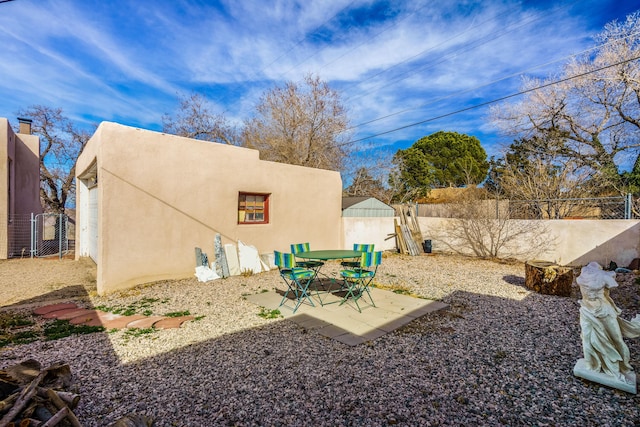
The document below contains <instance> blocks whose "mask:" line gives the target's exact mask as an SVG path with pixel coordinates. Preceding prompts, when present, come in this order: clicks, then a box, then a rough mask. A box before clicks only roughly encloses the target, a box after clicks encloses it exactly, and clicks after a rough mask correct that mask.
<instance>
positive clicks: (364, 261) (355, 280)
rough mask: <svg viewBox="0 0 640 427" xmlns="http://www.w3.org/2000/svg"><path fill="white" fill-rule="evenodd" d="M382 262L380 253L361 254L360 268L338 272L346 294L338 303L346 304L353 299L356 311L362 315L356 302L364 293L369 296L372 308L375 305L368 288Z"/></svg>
mask: <svg viewBox="0 0 640 427" xmlns="http://www.w3.org/2000/svg"><path fill="white" fill-rule="evenodd" d="M381 262H382V252H381V251H380V252H363V253H362V256H361V258H360V266H359V267H356V268H353V269H351V268H350V269H346V270H342V271H340V275H341V276H342V278H343V279H344V284H345V290H346V294H345V295H344V297H343V298H342V301H340V305H342V304H344V303H345V302H347V300H348V299H349V298H352V299H353V302H355V303H356V307H357V308H358V311H359V312H360V313H362V310H361V309H360V305H359V304H358V300H359V299H360V298H362V297H363V296H364V294H365V293H366V294H367V295H369V300H370V301H371V305H373V306H374V307H375V306H376V304H375V303H374V302H373V298H372V297H371V293H370V292H369V286H370V285H371V282H372V281H373V278H374V277H376V272H377V271H378V266H379V265H380V263H381Z"/></svg>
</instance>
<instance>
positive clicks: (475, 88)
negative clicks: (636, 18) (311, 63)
mask: <svg viewBox="0 0 640 427" xmlns="http://www.w3.org/2000/svg"><path fill="white" fill-rule="evenodd" d="M637 35H640V31H638V32H636V33H632V34H629V35H627V36H625V37H624V38H623V39H628V38H630V37H635V36H637ZM620 40H621V39H615V40H611V41H609V42H607V43H604V44H602V45H597V46H593V47H590V48H588V49H585V50H583V51H580V52H577V53H572V54H571V55H567V56H565V57H562V58H559V59H555V60H553V61H549V62H545V63H543V64H538V65H535V66H533V67H529V68H527V69H524V70H520V71H518V72H515V73H512V74H510V75H508V76H505V77H501V78H499V79H497V80H493V81H491V82H489V83H485V84H482V85H479V86H475V87H472V88H470V89H464V90H461V91H458V92H454V93H452V94H449V95H445V96H441V97H440V98H436V99H434V100H433V101H431V102H427V103H426V104H421V105H419V106H417V107H411V108H405V109H404V110H400V111H396V112H394V113H390V114H387V115H385V116H381V117H377V118H375V119H371V120H367V121H366V122H362V123H358V124H357V125H353V126H351V127H349V128H348V129H346V130H347V131H348V130H352V129H356V128H359V127H362V126H365V125H368V124H371V123H375V122H378V121H380V120H384V119H388V118H389V117H393V116H397V115H400V114H404V113H407V112H409V111H415V110H419V109H421V108H424V107H426V106H429V105H433V104H435V103H437V102H440V101H442V100H445V99H448V98H453V97H455V96H458V95H462V94H463V93H467V92H473V91H476V90H478V89H482V88H485V87H488V86H491V85H494V84H496V83H499V82H501V81H504V80H508V79H511V78H513V77H516V76H519V75H522V74H526V73H529V72H531V71H533V70H535V69H538V68H542V67H546V66H548V65H551V64H555V63H556V62H560V61H566V60H568V59H570V58H575V57H577V56H580V55H584V54H585V53H588V52H591V51H593V50H596V49H600V48H602V47H604V46H608V45H610V44H615V43H618V42H619V41H620Z"/></svg>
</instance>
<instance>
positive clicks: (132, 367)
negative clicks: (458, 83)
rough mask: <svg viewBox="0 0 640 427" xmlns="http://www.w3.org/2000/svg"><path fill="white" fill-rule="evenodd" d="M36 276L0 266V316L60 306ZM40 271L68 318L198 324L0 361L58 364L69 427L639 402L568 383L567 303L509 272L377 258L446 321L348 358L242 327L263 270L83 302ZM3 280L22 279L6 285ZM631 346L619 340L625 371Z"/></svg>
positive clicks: (604, 415) (89, 292)
mask: <svg viewBox="0 0 640 427" xmlns="http://www.w3.org/2000/svg"><path fill="white" fill-rule="evenodd" d="M38 262H40V263H42V262H41V261H31V260H16V261H6V262H0V301H2V304H1V305H2V306H5V307H4V309H5V310H6V309H11V310H18V308H16V307H17V306H16V305H15V303H18V302H19V305H23V304H33V303H34V302H37V301H43V300H45V299H58V298H59V297H60V295H64V294H65V288H64V287H58V286H57V285H55V286H54V285H52V283H54V284H55V283H58V284H59V283H60V282H59V281H56V280H52V279H51V278H50V277H48V278H46V279H45V277H46V275H42V272H41V273H40V274H41V278H40V281H41V282H42V283H43V284H44V283H46V285H44V286H41V288H42V289H41V290H40V291H41V292H40V293H38V291H37V290H36V289H37V288H38V283H37V282H36V283H33V282H31V283H27V282H26V278H32V273H30V272H28V270H29V269H31V268H33V265H32V264H31V263H38ZM46 262H49V263H51V262H53V261H46ZM56 262H59V263H62V264H65V265H67V266H69V268H70V269H74V268H75V269H76V272H75V273H73V274H70V275H68V276H66V279H65V280H66V281H67V284H68V289H70V290H72V292H71V291H70V292H69V295H75V297H74V300H75V301H77V302H78V303H79V304H81V305H88V304H92V305H94V306H97V305H107V306H111V307H114V306H129V305H137V306H141V305H145V303H146V305H147V306H148V307H147V308H148V309H151V310H152V311H153V313H154V314H166V313H169V312H174V311H184V310H189V311H190V312H191V314H193V315H196V316H204V317H202V318H201V319H200V320H198V321H192V322H187V323H185V324H184V325H183V326H182V328H180V329H177V330H166V331H158V332H155V333H152V334H148V335H141V336H131V335H127V333H126V332H125V331H119V332H111V333H94V334H90V335H82V336H75V337H68V338H63V339H60V340H57V341H49V342H35V343H31V344H26V345H20V346H15V347H13V348H4V349H0V355H1V362H0V365H2V366H7V365H9V364H13V363H16V362H19V361H21V360H24V359H26V358H35V359H37V360H39V361H40V362H41V363H42V364H44V365H46V364H49V363H51V362H54V361H57V360H64V361H66V362H67V363H69V364H70V365H71V369H72V372H73V374H74V384H75V386H76V387H77V388H78V391H79V393H80V394H81V395H82V399H81V401H80V405H79V406H78V408H77V410H76V411H75V412H76V414H77V415H78V417H79V418H80V420H81V422H82V423H83V425H85V426H106V425H110V424H111V423H113V422H114V421H115V420H117V419H118V418H120V417H122V416H123V415H125V414H127V413H137V414H146V415H148V416H151V417H153V418H154V419H155V420H156V424H155V425H156V426H217V425H225V426H235V425H237V426H387V425H399V426H422V425H424V426H432V425H433V426H435V425H447V426H449V425H456V426H459V425H465V426H467V425H489V426H494V425H509V426H534V425H535V426H544V425H546V426H567V425H575V426H634V425H640V405H639V404H640V398H639V397H637V396H633V395H630V394H626V393H624V392H620V391H617V390H613V389H609V388H606V387H601V386H599V385H597V384H594V383H589V382H586V381H583V380H581V379H579V378H576V377H574V376H573V373H572V372H573V365H574V364H575V362H576V360H577V359H578V358H580V357H581V353H582V348H581V344H580V328H579V325H578V303H577V300H578V299H579V298H580V297H579V291H578V290H577V288H576V289H575V292H574V295H573V296H572V297H571V298H562V297H554V296H545V295H539V294H535V293H531V292H529V291H528V290H527V289H526V288H524V286H523V285H524V266H523V265H522V264H507V263H496V262H491V261H483V260H475V259H469V258H462V257H457V256H444V255H431V256H426V255H424V256H419V257H406V256H399V255H390V256H387V257H385V259H384V260H383V263H382V265H381V266H380V269H379V270H378V280H377V282H378V283H379V284H381V285H384V286H387V287H395V288H399V289H405V290H409V291H411V292H413V293H415V294H418V295H420V296H423V297H427V298H433V299H439V300H442V301H444V302H446V303H448V304H449V305H450V309H449V310H447V311H443V312H438V313H433V314H429V315H427V316H424V317H423V318H420V319H418V320H416V321H414V322H412V323H410V324H409V325H407V326H405V327H403V328H401V329H398V330H396V331H394V332H392V333H390V334H387V335H385V336H383V337H382V338H379V339H377V340H375V341H373V342H368V343H366V344H363V345H359V346H356V347H349V346H346V345H343V344H341V343H339V342H337V341H334V340H331V339H327V338H324V337H322V336H320V335H318V334H316V333H314V332H313V331H307V330H305V329H303V328H301V327H299V326H297V325H296V324H295V323H293V322H290V321H285V320H282V319H264V318H262V317H260V316H258V313H259V311H260V310H259V308H258V307H256V306H255V305H253V304H251V303H249V302H247V301H245V300H244V299H243V295H246V294H250V293H255V292H260V291H261V290H264V289H273V288H274V287H276V286H278V287H280V278H279V277H278V274H277V272H275V271H272V272H269V273H262V274H259V275H255V276H252V277H233V278H229V279H225V280H218V281H214V282H209V283H206V284H203V283H198V282H197V281H196V280H195V279H187V280H181V281H172V282H162V283H156V284H154V285H152V286H143V287H138V288H136V289H133V290H130V291H128V292H126V293H122V294H117V295H111V296H108V297H97V296H96V295H95V287H93V285H92V283H91V282H90V280H87V271H89V270H87V268H90V266H88V265H82V264H81V265H78V263H74V262H73V261H65V260H63V261H56ZM16 265H17V266H16ZM18 267H19V268H18ZM45 267H46V264H45ZM57 267H60V266H57ZM79 267H80V268H79ZM40 268H44V267H40ZM9 269H12V271H24V273H23V274H21V276H20V279H19V280H16V279H17V278H16V277H13V276H11V278H9V279H7V277H9V276H8V275H7V274H4V272H6V271H8V270H9ZM61 270H64V269H62V268H61ZM74 274H77V277H75V276H74ZM36 277H37V276H36ZM22 278H24V281H23V279H22ZM5 280H13V282H12V283H13V284H14V285H16V286H28V289H29V290H28V291H25V293H24V295H26V296H27V297H26V298H24V299H21V300H19V301H11V303H12V304H14V305H13V306H11V305H8V304H7V301H8V299H9V298H14V299H15V292H16V291H15V290H13V291H11V292H9V291H7V289H6V288H7V285H6V284H7V283H8V282H6V281H5ZM618 282H619V283H620V285H621V286H620V288H619V289H617V290H614V291H612V297H613V299H614V300H615V301H616V303H618V305H619V306H620V307H621V308H623V309H624V312H623V316H624V317H626V318H630V317H632V315H634V314H635V313H637V312H640V304H639V298H638V292H637V291H638V285H637V284H635V275H634V274H625V275H621V274H619V275H618ZM54 288H55V289H54ZM81 290H82V291H81ZM152 300H154V302H151V301H152ZM639 341H640V340H627V343H628V344H629V348H630V350H631V364H632V365H633V366H635V367H636V368H640V343H639Z"/></svg>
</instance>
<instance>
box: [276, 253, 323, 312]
mask: <svg viewBox="0 0 640 427" xmlns="http://www.w3.org/2000/svg"><path fill="white" fill-rule="evenodd" d="M273 255H274V258H275V264H276V266H277V267H278V271H279V272H280V277H282V280H284V283H286V285H287V290H286V291H285V293H284V295H283V296H282V301H280V305H279V306H278V307H282V306H283V305H284V303H285V302H286V301H287V300H288V299H289V295H293V296H294V297H295V300H296V304H295V307H294V308H293V312H294V313H295V312H296V310H298V307H300V304H302V303H303V301H304V300H305V299H306V300H308V301H309V304H310V305H311V307H315V304H314V303H313V301H312V300H311V296H310V295H309V283H311V281H312V280H313V278H314V277H315V272H314V271H313V270H308V269H306V268H301V267H298V266H296V259H295V257H294V256H293V254H288V253H284V252H278V251H273Z"/></svg>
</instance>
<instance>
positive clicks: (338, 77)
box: [0, 0, 633, 146]
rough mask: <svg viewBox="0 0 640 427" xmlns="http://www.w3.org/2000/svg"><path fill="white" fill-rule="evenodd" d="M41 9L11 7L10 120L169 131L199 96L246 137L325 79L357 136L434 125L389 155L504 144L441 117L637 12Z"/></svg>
mask: <svg viewBox="0 0 640 427" xmlns="http://www.w3.org/2000/svg"><path fill="white" fill-rule="evenodd" d="M534 3H535V2H534ZM34 5H35V3H34V1H29V0H24V1H16V2H9V3H4V4H2V5H0V46H2V48H0V73H2V79H0V96H2V99H4V100H7V101H6V102H5V103H4V104H3V105H0V116H11V115H12V114H13V112H14V111H16V110H17V109H18V108H22V107H26V106H28V105H32V104H39V103H41V104H47V105H51V106H61V107H63V108H64V110H65V112H66V113H68V114H69V115H70V116H72V117H77V118H82V119H84V120H87V117H91V118H96V119H98V120H99V119H104V120H116V121H121V122H124V123H126V124H133V125H139V126H144V127H150V128H158V127H159V126H160V118H161V116H162V114H164V113H170V112H171V111H172V110H173V109H174V108H175V107H176V105H177V104H176V102H177V100H176V95H177V94H179V93H183V94H184V93H189V92H194V91H195V92H202V93H204V94H206V95H207V96H208V97H210V98H211V99H212V102H213V103H214V105H216V106H217V108H219V109H220V112H226V113H225V114H226V115H227V117H229V118H230V119H231V120H232V121H233V122H234V123H237V124H240V123H241V122H242V121H243V120H244V119H246V118H248V117H249V116H250V114H251V113H252V111H253V107H254V105H255V103H256V101H257V100H258V99H259V97H260V95H261V94H262V93H263V92H264V91H265V90H267V89H270V88H272V87H273V86H274V85H276V84H278V85H282V84H283V83H284V82H285V81H286V80H293V81H298V80H300V79H302V77H303V76H304V75H305V74H307V73H315V74H317V75H319V76H320V77H321V78H322V79H324V80H327V81H328V82H329V83H330V85H331V86H332V87H334V88H336V89H338V90H340V91H341V94H342V96H343V99H344V101H345V104H346V107H347V108H348V110H349V112H350V115H351V120H352V123H353V124H361V123H364V122H370V123H369V124H367V125H364V126H360V127H357V128H356V129H354V131H353V132H354V138H362V137H366V136H369V135H375V134H379V133H383V132H387V131H389V130H393V129H396V128H401V127H404V126H408V125H411V124H412V123H418V122H420V121H425V120H427V123H424V124H421V125H416V126H410V127H408V128H406V129H403V130H399V131H397V132H393V133H389V134H386V135H384V136H380V137H376V138H373V139H372V141H374V143H372V144H373V145H377V146H385V145H394V144H395V145H396V146H398V144H400V145H402V144H405V145H406V144H407V143H410V142H411V141H412V140H415V139H418V138H419V137H421V136H424V135H426V134H428V133H427V132H431V131H437V130H439V129H448V130H457V131H462V132H468V133H471V134H473V133H474V132H475V133H478V134H480V135H482V136H483V137H485V138H486V139H487V140H488V141H491V140H496V139H497V138H498V136H497V134H496V133H495V131H494V130H493V129H492V128H491V125H490V123H489V122H488V119H487V117H486V112H485V111H483V109H478V110H477V111H473V112H468V113H464V114H460V115H454V116H447V117H445V118H443V119H440V120H437V121H429V119H430V118H434V117H438V116H440V115H446V114H447V113H450V112H454V111H456V110H457V109H463V108H465V107H468V106H469V105H473V104H474V103H475V104H477V103H482V102H486V101H488V100H491V99H496V98H499V97H500V96H504V95H506V94H510V93H514V92H516V91H517V90H518V87H519V82H520V79H519V74H520V73H525V74H531V73H533V74H535V75H541V76H544V75H548V74H549V73H551V72H553V71H554V70H559V69H560V67H561V65H562V62H557V63H553V61H554V60H556V59H560V58H564V57H566V56H567V55H570V54H571V53H575V52H579V51H581V50H583V49H585V48H587V47H588V46H589V45H590V43H591V41H590V36H591V35H593V34H594V33H595V32H597V31H599V30H601V28H602V25H604V23H605V22H606V21H605V19H604V17H603V16H601V14H602V13H603V11H608V13H609V14H610V15H611V16H612V17H617V18H618V19H623V18H624V15H625V14H626V13H628V12H629V11H631V10H632V9H633V6H632V5H629V4H626V3H625V4H624V5H623V6H624V8H623V7H622V6H621V5H620V4H619V3H616V2H615V0H584V1H581V2H561V3H559V4H553V2H549V3H548V4H546V5H545V4H542V5H541V4H529V3H527V2H521V1H520V0H494V1H480V0H469V1H466V2H446V1H444V2H436V1H427V0H425V1H409V0H399V1H377V0H326V1H307V0H271V1H262V0H220V1H218V2H201V1H195V0H157V1H154V2H140V1H136V0H117V1H113V2H103V1H98V0H83V1H82V2H77V1H72V0H40V1H38V2H37V7H35V6H34ZM611 11H619V12H618V15H615V13H614V12H611ZM547 63H549V64H548V65H546V66H544V67H542V65H543V64H547ZM387 116H388V117H387ZM381 117H386V118H385V119H382V120H375V119H378V118H381ZM368 142H370V141H368Z"/></svg>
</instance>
